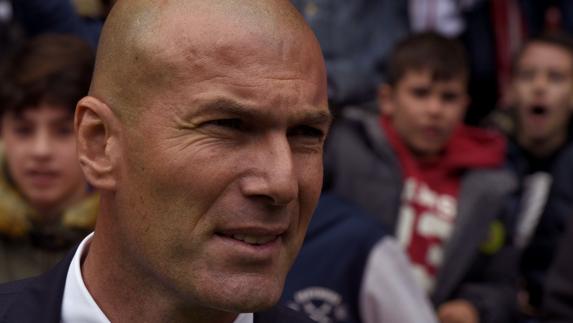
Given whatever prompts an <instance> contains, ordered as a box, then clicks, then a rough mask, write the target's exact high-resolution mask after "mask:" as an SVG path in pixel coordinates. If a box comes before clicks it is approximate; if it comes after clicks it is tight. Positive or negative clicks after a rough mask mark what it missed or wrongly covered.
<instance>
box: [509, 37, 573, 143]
mask: <svg viewBox="0 0 573 323" xmlns="http://www.w3.org/2000/svg"><path fill="white" fill-rule="evenodd" d="M513 91H514V100H515V106H516V109H517V110H516V111H517V117H518V118H517V120H518V126H519V131H520V136H523V138H527V139H530V140H542V141H545V140H548V139H551V137H553V136H562V135H563V134H564V133H565V132H566V131H567V126H568V124H569V119H570V117H571V107H572V103H573V59H572V58H571V55H570V54H569V53H568V52H567V51H566V50H564V49H562V48H560V47H557V46H554V45H549V44H544V43H531V44H530V45H529V46H528V47H527V48H526V49H525V51H524V52H523V55H522V56H521V59H520V60H519V62H518V63H517V66H516V72H515V76H514V80H513Z"/></svg>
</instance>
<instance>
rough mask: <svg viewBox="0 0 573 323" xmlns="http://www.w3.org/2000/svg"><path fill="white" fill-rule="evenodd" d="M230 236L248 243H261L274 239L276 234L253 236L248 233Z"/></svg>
mask: <svg viewBox="0 0 573 323" xmlns="http://www.w3.org/2000/svg"><path fill="white" fill-rule="evenodd" d="M232 238H233V239H235V240H240V241H243V242H246V243H248V244H254V245H261V244H265V243H268V242H271V241H273V240H275V239H276V238H277V236H253V235H248V234H234V235H233V236H232Z"/></svg>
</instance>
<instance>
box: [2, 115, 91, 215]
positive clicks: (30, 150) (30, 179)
mask: <svg viewBox="0 0 573 323" xmlns="http://www.w3.org/2000/svg"><path fill="white" fill-rule="evenodd" d="M73 127H74V125H73V118H72V115H71V113H70V112H69V111H68V109H66V108H63V107H58V106H52V105H47V104H42V105H40V106H38V107H34V108H29V109H25V110H24V111H23V113H22V114H21V115H15V114H14V113H11V112H7V113H6V114H5V115H4V116H3V117H2V128H1V129H2V140H3V141H4V150H5V158H6V162H7V165H8V169H9V172H10V175H11V177H12V179H13V180H14V182H15V184H16V186H17V188H18V189H19V191H20V192H21V193H22V195H23V196H24V198H25V199H26V200H27V201H28V202H29V203H30V204H31V205H32V206H33V207H34V208H36V209H41V210H43V211H44V212H50V211H58V210H61V209H62V208H64V207H66V206H68V205H69V204H70V203H73V202H74V201H76V200H77V199H78V198H79V197H81V196H82V195H83V194H84V193H85V190H86V183H85V180H84V176H83V174H82V171H81V169H80V167H79V163H78V159H77V156H76V142H75V139H74V131H73Z"/></svg>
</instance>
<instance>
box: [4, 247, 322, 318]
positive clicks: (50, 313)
mask: <svg viewBox="0 0 573 323" xmlns="http://www.w3.org/2000/svg"><path fill="white" fill-rule="evenodd" d="M73 256H74V252H70V253H69V254H68V255H67V256H66V257H65V258H64V260H62V261H61V262H60V263H59V264H58V265H57V266H56V267H54V268H53V269H51V270H50V271H48V272H47V273H45V274H43V275H42V276H38V277H35V278H30V279H25V280H20V281H16V282H11V283H7V284H4V285H0V322H2V323H7V322H10V323H38V322H45V323H59V322H60V321H61V310H62V297H63V295H64V286H65V283H66V276H67V273H68V267H69V265H70V262H71V261H72V258H73ZM299 322H300V323H312V322H314V321H312V320H310V319H309V318H306V317H305V316H302V314H300V313H298V312H295V311H293V310H291V309H288V308H286V307H279V306H275V307H272V308H271V309H269V310H267V311H264V312H257V313H255V320H254V323H299Z"/></svg>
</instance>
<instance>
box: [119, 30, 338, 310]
mask: <svg viewBox="0 0 573 323" xmlns="http://www.w3.org/2000/svg"><path fill="white" fill-rule="evenodd" d="M228 35H229V36H228V37H226V38H225V37H222V38H221V39H219V40H220V43H218V44H213V42H211V41H210V40H209V39H208V37H212V35H205V36H203V37H204V39H202V40H205V41H206V43H209V44H210V45H209V46H198V47H199V48H201V49H200V50H198V51H197V52H194V53H193V54H192V55H193V57H192V59H190V60H189V61H179V62H177V63H176V64H177V66H179V68H181V70H180V72H182V73H178V75H186V76H185V77H184V78H183V79H178V81H176V82H172V84H170V85H169V86H166V87H162V88H161V90H157V91H153V90H152V91H153V92H151V93H149V94H148V95H147V96H146V97H145V98H146V102H147V106H146V107H144V108H142V112H141V114H140V115H139V116H138V119H137V121H135V123H134V124H133V125H123V126H122V133H123V134H122V135H121V138H122V139H121V143H120V151H121V160H120V162H119V173H118V176H117V178H118V181H117V188H116V192H115V193H114V194H115V201H116V205H117V206H118V213H119V214H118V215H117V221H118V223H117V230H118V231H117V233H118V234H119V235H120V236H121V240H122V243H123V246H122V248H123V251H122V252H124V253H125V255H126V256H127V257H126V259H125V262H126V268H129V267H130V265H131V266H133V268H138V269H137V270H142V271H144V272H145V273H146V274H147V275H149V276H151V277H153V279H155V280H157V281H160V282H161V285H162V286H164V287H165V288H166V289H167V290H168V292H169V293H171V294H176V295H178V296H180V297H182V298H185V299H186V301H187V302H191V303H195V304H199V305H201V306H204V307H209V308H216V309H219V310H225V311H233V312H237V311H244V310H245V309H252V310H256V309H258V308H261V307H268V306H270V305H272V304H274V303H275V302H276V301H277V300H278V298H279V296H280V294H281V292H282V287H283V283H284V278H285V276H286V273H287V271H288V270H289V267H290V266H291V264H292V262H293V260H294V258H295V256H296V254H297V252H298V249H299V247H300V245H301V243H302V241H303V239H304V235H305V232H306V228H307V225H308V222H309V220H310V217H311V214H312V212H313V210H314V207H315V205H316V202H317V199H318V196H319V194H320V190H321V186H322V148H323V140H324V136H325V134H326V132H327V130H328V126H329V122H330V115H329V112H328V107H327V103H326V89H325V81H324V79H325V78H324V70H323V65H322V62H321V58H320V56H319V55H320V54H319V52H318V51H317V48H316V46H315V47H311V46H309V45H308V44H305V42H307V41H309V40H308V39H305V40H304V41H301V42H300V43H298V45H295V43H294V42H290V41H285V42H282V43H280V44H274V43H265V42H261V41H259V40H258V39H256V37H251V36H249V35H244V34H243V35H241V33H236V32H235V33H229V34H228ZM198 42H199V43H200V41H198ZM219 44H220V45H219ZM203 49H205V50H203ZM178 53H180V52H178ZM175 56H177V57H178V58H176V60H177V59H181V60H185V58H184V57H182V56H181V55H175ZM189 66H193V67H192V69H191V68H190V67H189ZM171 67H173V65H171Z"/></svg>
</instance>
